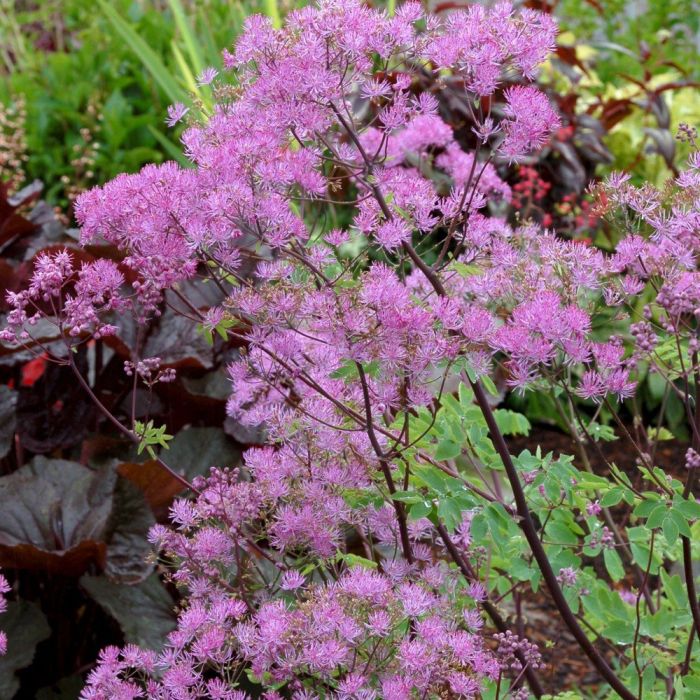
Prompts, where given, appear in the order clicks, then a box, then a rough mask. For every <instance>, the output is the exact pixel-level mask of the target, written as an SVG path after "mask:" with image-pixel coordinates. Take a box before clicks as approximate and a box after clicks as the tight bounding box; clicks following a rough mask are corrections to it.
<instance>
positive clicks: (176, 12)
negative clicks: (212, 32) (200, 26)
mask: <svg viewBox="0 0 700 700" xmlns="http://www.w3.org/2000/svg"><path fill="white" fill-rule="evenodd" d="M168 4H169V5H170V9H171V11H172V13H173V17H174V18H175V24H176V25H177V28H178V31H179V32H180V34H181V35H182V39H183V41H184V42H185V47H186V48H187V53H188V54H189V57H190V64H191V65H192V68H193V69H194V72H195V75H199V74H200V73H201V72H202V71H203V70H204V68H205V65H204V57H203V56H202V52H201V51H200V50H199V40H198V39H197V37H196V36H195V35H194V32H193V31H192V27H191V26H190V23H189V22H188V20H187V15H185V10H184V8H183V7H182V3H181V2H180V0H168Z"/></svg>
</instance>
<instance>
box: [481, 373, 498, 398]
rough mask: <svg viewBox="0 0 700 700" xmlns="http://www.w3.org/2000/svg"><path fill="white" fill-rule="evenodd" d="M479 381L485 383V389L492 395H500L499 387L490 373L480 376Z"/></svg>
mask: <svg viewBox="0 0 700 700" xmlns="http://www.w3.org/2000/svg"><path fill="white" fill-rule="evenodd" d="M479 381H480V382H481V383H482V384H483V385H484V389H486V391H488V392H489V394H491V396H498V388H497V387H496V385H495V384H494V383H493V379H491V377H489V375H488V374H484V375H482V376H481V377H480V378H479Z"/></svg>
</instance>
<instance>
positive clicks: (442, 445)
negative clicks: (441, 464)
mask: <svg viewBox="0 0 700 700" xmlns="http://www.w3.org/2000/svg"><path fill="white" fill-rule="evenodd" d="M461 454H462V447H461V445H458V444H457V443H456V442H452V441H451V440H440V442H438V446H437V449H436V450H435V459H437V460H439V461H442V460H445V459H455V458H457V457H459V456H460V455H461Z"/></svg>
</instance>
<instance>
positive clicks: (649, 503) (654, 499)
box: [632, 494, 660, 518]
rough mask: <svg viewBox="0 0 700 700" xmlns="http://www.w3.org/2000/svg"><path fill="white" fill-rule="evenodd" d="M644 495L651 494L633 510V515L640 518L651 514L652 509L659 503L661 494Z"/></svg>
mask: <svg viewBox="0 0 700 700" xmlns="http://www.w3.org/2000/svg"><path fill="white" fill-rule="evenodd" d="M644 496H645V497H646V496H651V497H647V498H645V500H643V501H642V502H641V503H639V505H637V507H636V508H635V509H634V510H633V511H632V515H634V516H636V517H638V518H647V517H649V515H651V513H652V511H653V510H654V509H655V508H656V507H657V506H658V505H659V500H660V499H659V496H658V495H657V494H644Z"/></svg>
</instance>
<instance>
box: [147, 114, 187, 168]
mask: <svg viewBox="0 0 700 700" xmlns="http://www.w3.org/2000/svg"><path fill="white" fill-rule="evenodd" d="M146 127H147V129H148V130H149V131H150V132H151V134H152V136H153V138H154V139H155V140H156V141H158V143H159V144H160V145H161V148H162V149H163V150H164V151H165V152H166V153H167V154H168V155H169V156H170V157H171V158H172V159H173V160H175V161H177V162H178V163H179V164H180V165H181V166H182V167H183V168H191V167H192V162H191V161H190V160H188V159H187V156H185V155H184V154H183V153H182V151H181V150H180V149H179V148H178V147H177V146H176V145H175V144H174V143H173V142H172V141H171V140H170V139H169V138H168V137H167V136H165V134H163V133H161V132H160V131H158V129H156V128H155V127H154V126H153V124H147V125H146Z"/></svg>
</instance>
